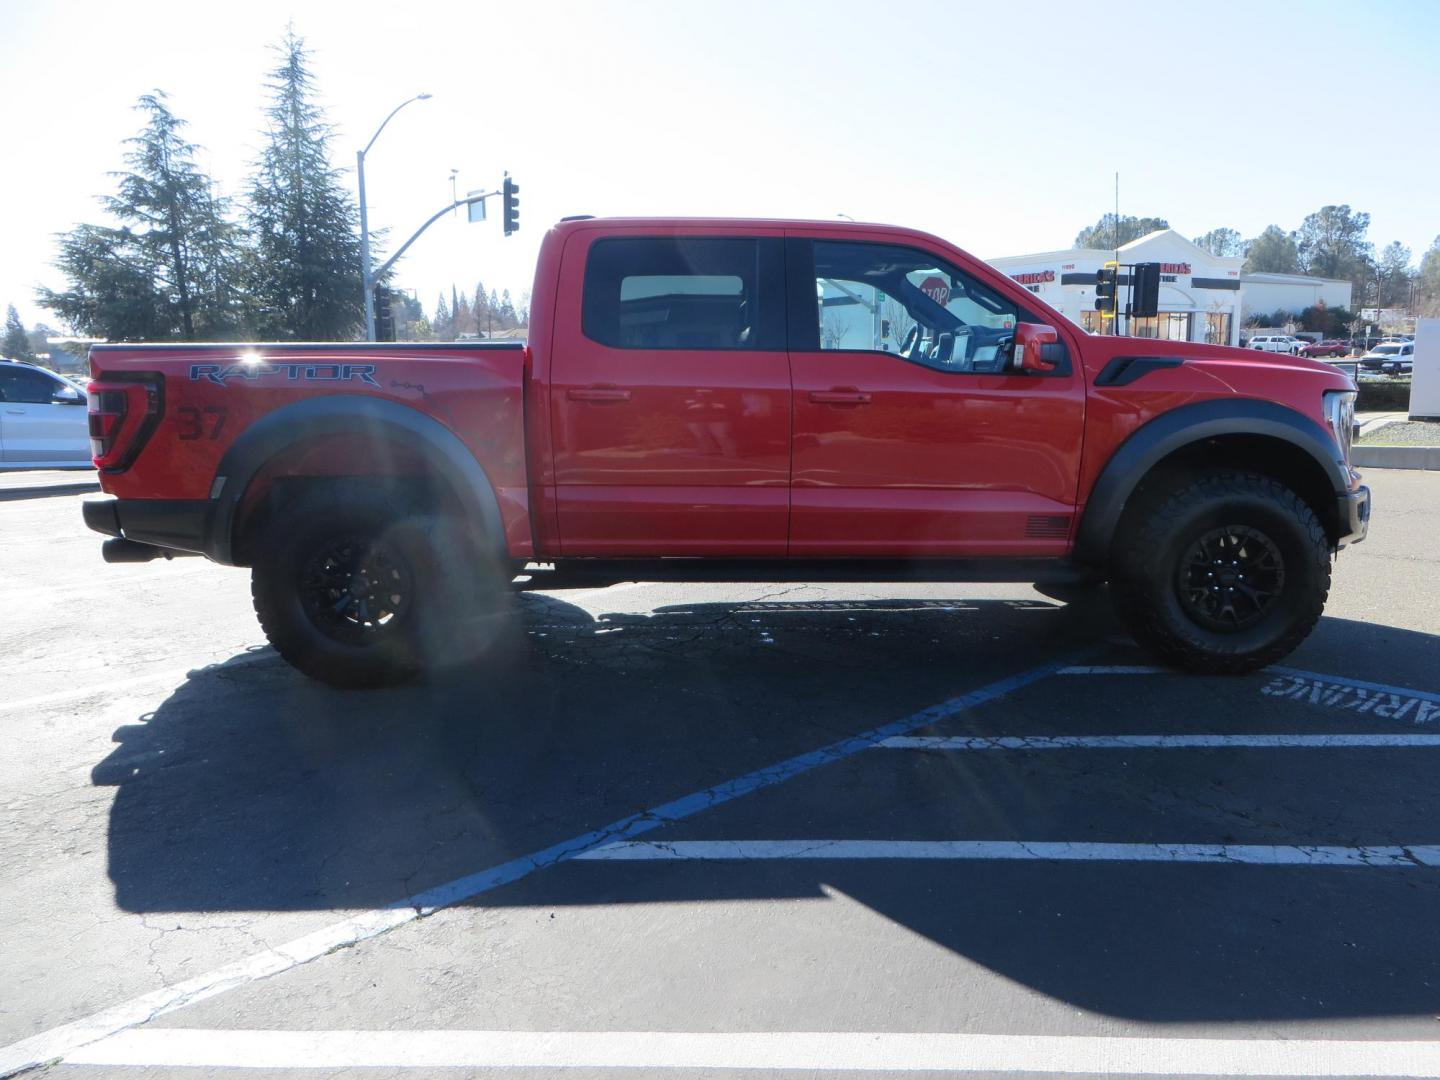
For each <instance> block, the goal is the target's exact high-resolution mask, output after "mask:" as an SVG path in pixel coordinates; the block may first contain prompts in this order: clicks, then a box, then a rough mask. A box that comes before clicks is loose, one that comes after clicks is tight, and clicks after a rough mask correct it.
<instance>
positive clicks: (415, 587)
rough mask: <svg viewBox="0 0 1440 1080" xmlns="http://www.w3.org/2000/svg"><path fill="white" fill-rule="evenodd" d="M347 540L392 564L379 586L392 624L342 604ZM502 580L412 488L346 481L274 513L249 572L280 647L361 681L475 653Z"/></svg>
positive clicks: (399, 675) (258, 607) (333, 681)
mask: <svg viewBox="0 0 1440 1080" xmlns="http://www.w3.org/2000/svg"><path fill="white" fill-rule="evenodd" d="M337 550H338V551H341V552H346V551H349V552H354V551H357V550H358V551H359V552H360V553H361V554H360V555H359V556H354V557H355V558H359V559H361V560H364V559H367V558H368V559H369V560H370V561H369V562H367V563H365V565H364V570H365V571H370V570H373V569H375V560H377V559H379V560H381V561H380V563H379V566H380V567H381V570H382V573H381V574H379V575H372V576H376V577H377V578H379V579H383V580H382V581H381V583H380V584H379V585H371V586H370V588H371V591H372V592H378V593H380V594H381V596H380V598H379V606H380V607H386V608H388V607H390V606H391V604H392V602H394V603H393V606H394V608H395V610H394V612H393V614H391V615H390V617H389V619H388V620H386V621H385V622H384V623H383V625H382V624H381V623H380V622H379V621H378V620H377V621H376V622H375V623H373V624H369V625H367V624H365V623H361V622H358V621H356V619H355V618H354V617H352V616H350V615H349V614H348V613H347V614H344V615H337V614H336V611H335V608H336V606H343V605H344V604H345V603H346V596H347V595H348V594H345V593H341V592H337V591H336V590H335V589H333V588H332V589H329V590H328V591H326V587H327V585H329V584H331V580H332V579H335V580H339V581H341V582H342V583H343V581H344V580H346V579H353V578H355V577H356V575H353V574H346V573H345V569H344V566H341V567H340V568H339V569H337V568H336V566H335V560H334V559H333V558H331V555H332V553H334V552H336V551H337ZM317 568H318V570H317ZM352 569H353V567H352ZM319 573H325V574H328V575H329V576H328V577H326V578H317V575H318V574H319ZM386 575H388V576H386ZM360 576H361V578H362V580H363V573H362V575H360ZM317 580H319V584H317ZM498 585H499V582H498V580H497V579H496V577H495V576H494V575H487V574H485V573H483V572H482V569H481V564H480V562H479V561H478V560H477V559H476V558H475V557H474V554H473V545H468V544H466V543H465V538H464V537H463V535H462V532H461V530H460V529H459V528H458V526H457V524H456V523H455V522H453V521H451V520H449V519H447V518H446V517H444V516H443V515H440V514H437V513H435V512H433V511H430V510H428V509H427V508H426V507H424V506H423V505H417V504H416V503H415V502H414V501H413V500H411V499H409V498H407V496H405V495H404V494H403V493H400V492H396V491H391V490H387V489H386V488H384V487H375V486H373V485H365V484H356V483H345V482H341V483H337V484H336V485H334V486H333V487H329V486H327V487H322V488H319V489H317V490H314V491H311V492H308V493H306V494H305V495H304V496H302V497H301V498H299V499H298V500H296V501H294V502H292V503H290V504H289V505H287V506H285V507H284V508H283V509H282V510H281V511H280V512H278V513H276V514H275V515H273V516H272V518H271V520H270V523H269V525H268V527H267V528H266V530H265V533H264V535H263V536H262V537H261V538H260V541H259V544H258V546H257V548H256V554H255V558H254V565H253V567H252V570H251V578H250V592H251V597H252V599H253V601H254V605H255V614H256V616H257V617H258V618H259V620H260V626H261V628H262V629H263V630H264V632H265V636H266V638H267V639H268V640H269V642H270V644H271V645H272V646H273V647H274V648H275V651H276V652H278V653H279V654H280V655H281V656H282V657H283V658H284V659H285V660H286V661H287V662H288V663H290V664H291V665H292V666H293V667H295V668H297V669H299V670H300V671H302V672H304V673H305V674H306V675H309V676H310V677H311V678H314V679H317V680H319V681H320V682H323V683H328V684H329V685H331V686H337V687H357V688H358V687H376V686H386V685H391V684H394V683H400V682H404V681H406V680H408V679H411V678H413V677H415V676H416V675H418V674H420V673H421V672H424V671H427V670H433V669H435V668H437V667H442V666H448V665H450V664H454V663H457V662H460V661H463V660H464V659H466V658H468V657H469V656H471V655H473V654H474V652H475V651H477V649H478V645H475V644H474V642H473V637H474V635H473V634H472V633H471V630H472V629H473V625H474V623H475V621H476V620H477V619H481V618H485V617H489V616H493V615H494V609H495V606H496V602H497V601H496V597H497V594H498V592H499V591H500V590H499V587H498ZM391 589H394V590H395V591H394V592H391V591H390V590H391ZM317 598H318V599H317ZM326 598H329V600H330V601H333V604H332V603H330V602H327V600H326ZM352 606H353V603H352ZM365 614H366V617H368V616H369V615H371V614H373V613H372V612H369V611H367V612H366V613H365Z"/></svg>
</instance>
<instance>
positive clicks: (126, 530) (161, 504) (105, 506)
mask: <svg viewBox="0 0 1440 1080" xmlns="http://www.w3.org/2000/svg"><path fill="white" fill-rule="evenodd" d="M80 507H81V509H80V512H81V513H82V514H83V515H84V517H85V524H86V525H88V526H89V527H90V528H91V529H94V530H95V531H96V532H98V533H103V534H105V535H106V536H123V537H124V538H125V539H126V540H132V541H134V542H135V543H137V544H149V545H151V546H152V547H157V548H164V549H166V550H170V551H189V552H194V553H196V554H205V539H206V537H207V535H208V534H209V529H208V525H209V520H210V501H209V500H208V499H87V500H86V501H85V502H83V503H81V504H80Z"/></svg>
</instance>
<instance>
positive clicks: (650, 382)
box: [550, 232, 790, 557]
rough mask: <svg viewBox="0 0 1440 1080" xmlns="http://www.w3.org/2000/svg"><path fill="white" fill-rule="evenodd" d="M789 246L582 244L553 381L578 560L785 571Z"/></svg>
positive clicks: (576, 243) (777, 242)
mask: <svg viewBox="0 0 1440 1080" xmlns="http://www.w3.org/2000/svg"><path fill="white" fill-rule="evenodd" d="M783 245H784V240H783V238H782V237H781V236H780V235H779V234H778V232H777V233H775V234H773V235H771V236H768V237H758V236H756V235H755V234H754V233H748V234H733V233H725V232H719V233H711V234H709V235H694V236H678V235H659V236H655V235H633V236H623V235H622V236H614V235H611V236H607V237H602V238H599V239H595V240H588V238H586V237H585V234H583V233H581V234H578V235H577V236H576V237H575V238H574V239H572V240H571V242H570V245H569V246H567V248H566V252H565V263H564V268H563V269H562V278H563V282H562V285H561V288H560V295H561V296H568V297H579V298H580V302H579V303H577V304H576V305H575V309H574V310H570V311H566V310H562V311H560V312H559V313H557V321H556V332H555V339H554V347H553V351H552V359H551V371H550V419H551V443H552V451H553V464H554V496H555V506H556V512H557V519H558V526H559V533H560V550H561V553H562V554H564V555H566V556H571V557H574V556H663V555H681V556H683V555H743V556H783V555H784V554H785V540H786V536H785V533H786V526H787V523H788V515H789V482H790V370H789V363H788V358H787V355H786V352H785V298H784V248H783Z"/></svg>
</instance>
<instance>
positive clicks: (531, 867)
mask: <svg viewBox="0 0 1440 1080" xmlns="http://www.w3.org/2000/svg"><path fill="white" fill-rule="evenodd" d="M1066 662H1067V661H1065V660H1060V661H1056V662H1053V663H1048V664H1040V665H1038V666H1037V667H1033V668H1030V669H1029V670H1027V671H1022V672H1020V673H1019V674H1017V675H1011V676H1009V677H1008V678H1004V679H999V680H997V681H995V682H992V683H989V684H987V685H985V686H982V687H979V688H978V689H976V690H972V691H970V692H969V693H968V694H961V695H960V696H959V697H954V698H951V699H950V700H948V701H942V702H940V703H939V704H938V705H932V706H930V707H929V708H927V709H921V710H920V711H919V712H916V713H911V714H910V715H909V716H906V717H904V718H902V719H900V720H895V721H892V722H891V723H888V724H882V725H881V726H880V727H877V728H872V729H871V730H869V731H866V732H862V733H861V734H859V735H852V736H850V737H848V738H844V739H840V740H839V741H837V742H833V743H830V744H829V745H826V746H822V747H820V748H819V749H817V750H811V751H808V752H807V753H804V754H799V755H797V756H795V757H792V758H788V759H786V760H784V761H779V762H775V763H774V764H771V765H766V766H762V767H761V768H759V769H755V770H753V771H752V772H748V773H746V774H745V775H743V776H738V777H735V778H734V779H731V780H727V781H725V782H723V783H720V784H716V785H715V786H714V787H710V788H705V789H704V790H702V791H696V792H692V793H691V794H689V795H685V796H682V797H681V798H678V799H674V800H672V801H670V802H667V803H661V804H660V805H658V806H654V807H651V808H650V809H648V810H641V811H639V812H637V813H634V814H630V815H628V816H626V817H623V818H621V819H620V820H619V821H615V822H612V823H611V824H609V825H606V826H604V827H603V828H600V829H594V830H592V831H590V832H585V833H581V834H580V835H578V836H573V837H570V838H569V839H566V840H561V841H560V842H559V843H556V844H551V845H550V846H549V847H547V848H542V849H540V850H539V851H534V852H531V853H530V854H528V855H521V856H519V857H517V858H514V859H511V860H510V861H508V862H504V863H500V864H499V865H497V866H492V867H490V868H489V869H486V870H482V871H480V872H478V873H475V874H470V875H467V876H466V877H462V878H456V879H455V880H454V881H448V882H446V883H445V884H443V885H437V886H435V887H434V888H431V889H427V890H426V891H424V892H422V893H419V894H417V895H415V896H410V897H406V898H404V899H400V900H396V901H395V902H394V903H392V904H389V905H386V906H385V907H381V908H375V909H373V910H370V911H365V912H361V913H360V914H359V915H356V916H354V917H353V918H349V919H344V920H342V921H340V922H337V923H333V924H331V925H330V926H327V927H325V928H324V929H322V930H318V931H316V932H315V933H313V934H307V935H306V936H304V937H301V938H297V939H295V940H294V941H290V942H286V943H285V944H283V945H279V946H276V947H274V948H271V949H267V950H265V951H264V952H259V953H255V954H253V955H251V956H247V957H244V958H242V959H240V960H236V961H234V962H233V963H230V964H225V965H223V966H221V967H218V968H215V969H214V970H212V971H208V972H205V973H204V974H202V975H197V976H195V977H194V978H191V979H186V980H184V981H183V982H178V983H173V984H170V985H168V986H162V987H161V988H160V989H158V990H152V991H151V992H150V993H148V994H142V995H140V996H139V997H135V998H131V999H130V1000H129V1001H124V1002H121V1003H119V1004H118V1005H112V1006H110V1007H109V1008H106V1009H101V1010H100V1011H99V1012H96V1013H93V1014H92V1015H90V1016H87V1017H84V1018H83V1019H80V1020H75V1021H72V1022H71V1023H68V1024H62V1025H60V1026H59V1027H55V1028H51V1029H50V1030H49V1031H44V1032H41V1033H40V1034H38V1035H32V1036H31V1037H30V1038H28V1039H22V1040H20V1041H19V1042H16V1043H11V1044H10V1045H9V1046H5V1047H0V1077H3V1076H9V1075H10V1074H11V1073H12V1072H17V1071H19V1070H21V1069H26V1068H30V1067H32V1066H34V1065H39V1064H42V1063H44V1062H47V1061H54V1060H56V1059H60V1058H64V1057H66V1056H67V1055H69V1054H70V1053H71V1052H73V1051H74V1050H76V1049H78V1048H79V1047H81V1046H84V1045H86V1044H87V1043H92V1042H95V1041H96V1040H98V1039H102V1038H105V1037H106V1036H109V1035H113V1034H115V1033H116V1032H117V1031H122V1030H124V1029H126V1028H129V1027H133V1026H134V1025H136V1024H143V1023H147V1022H149V1021H151V1020H154V1019H155V1018H156V1017H159V1016H164V1015H165V1014H166V1013H170V1012H173V1011H174V1010H176V1009H181V1008H184V1007H185V1006H186V1005H192V1004H194V1003H196V1002H198V1001H204V1000H206V999H208V998H212V997H215V996H216V995H219V994H223V993H226V992H227V991H230V990H234V989H237V988H238V987H241V986H245V985H247V984H249V983H251V982H254V981H255V980H257V979H263V978H266V977H268V976H271V975H276V974H279V973H280V972H283V971H288V970H290V969H291V968H293V967H298V966H299V965H301V964H308V963H309V962H310V961H312V960H315V959H317V958H319V957H321V956H324V955H326V954H327V953H331V952H334V951H335V950H337V949H342V948H345V947H347V946H350V945H354V944H356V943H358V942H361V941H365V940H368V939H369V938H373V937H376V936H377V935H379V934H383V933H385V932H386V931H388V930H393V929H394V928H395V927H397V926H401V925H403V924H405V923H407V922H411V921H412V920H414V919H418V918H421V917H423V916H426V915H430V914H432V913H434V912H435V911H438V910H440V909H441V908H445V907H450V906H451V905H453V904H458V903H461V902H463V901H466V900H470V899H472V898H474V897H476V896H479V895H480V894H481V893H484V892H488V891H490V890H491V889H496V888H499V887H500V886H502V885H508V884H510V883H512V882H515V881H519V880H520V879H522V878H525V877H529V876H530V875H531V874H533V873H535V872H536V871H537V870H544V869H546V868H547V867H551V866H555V865H557V864H559V863H562V862H565V861H566V860H568V859H573V858H575V857H576V856H578V855H580V854H581V853H582V852H584V851H586V850H588V849H590V848H594V847H597V846H599V845H602V844H607V843H610V842H612V841H615V840H625V839H628V838H629V837H632V836H637V835H640V834H642V833H646V832H649V831H651V830H652V829H658V828H660V827H661V826H664V825H668V824H670V823H671V822H674V821H681V820H683V819H685V818H688V817H691V816H693V815H695V814H698V813H700V812H701V811H702V810H709V809H712V808H714V807H716V806H720V805H722V804H724V803H727V802H730V801H731V800H734V799H738V798H741V797H743V796H745V795H749V794H751V793H752V792H755V791H759V790H761V789H763V788H767V787H771V786H773V785H775V784H779V783H783V782H785V781H787V780H792V779H794V778H795V777H797V776H801V775H804V774H805V773H808V772H811V771H813V770H815V769H818V768H820V767H821V766H823V765H830V764H833V763H835V762H837V761H843V760H845V759H846V758H849V757H851V756H853V755H855V754H858V753H860V752H861V751H862V750H868V749H870V748H871V747H872V746H874V745H875V744H876V743H877V742H880V741H881V740H883V739H888V738H890V737H891V736H894V735H905V734H907V733H909V732H911V731H916V730H918V729H919V728H922V727H925V726H927V725H930V724H935V723H938V722H939V721H941V720H944V719H947V718H949V717H952V716H955V715H956V714H957V713H960V712H963V711H965V710H966V709H970V708H974V707H975V706H977V705H982V704H985V703H986V702H990V701H994V700H995V699H997V698H999V697H1003V696H1004V695H1005V694H1008V693H1010V692H1011V691H1013V690H1018V689H1020V688H1021V687H1024V686H1029V685H1030V684H1031V683H1035V682H1039V681H1040V680H1041V679H1044V678H1046V677H1048V676H1050V675H1053V674H1054V673H1055V671H1056V669H1057V668H1059V667H1061V666H1062V665H1063V664H1064V663H1066Z"/></svg>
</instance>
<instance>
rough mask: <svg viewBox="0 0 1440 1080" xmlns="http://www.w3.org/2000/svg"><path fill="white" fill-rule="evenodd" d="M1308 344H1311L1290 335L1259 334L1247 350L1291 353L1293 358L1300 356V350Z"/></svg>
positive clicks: (1253, 338)
mask: <svg viewBox="0 0 1440 1080" xmlns="http://www.w3.org/2000/svg"><path fill="white" fill-rule="evenodd" d="M1308 344H1310V343H1309V342H1308V341H1301V340H1300V339H1299V338H1294V337H1291V336H1290V335H1289V334H1257V335H1256V336H1255V337H1252V338H1251V339H1250V344H1249V345H1248V346H1247V348H1251V349H1259V350H1260V351H1261V352H1273V353H1289V354H1290V355H1291V356H1298V355H1300V350H1301V349H1303V348H1304V347H1305V346H1306V345H1308Z"/></svg>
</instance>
